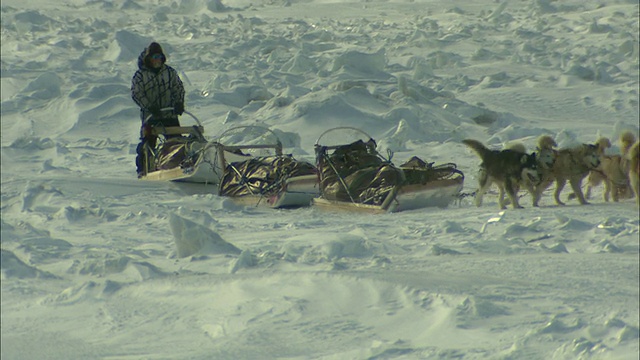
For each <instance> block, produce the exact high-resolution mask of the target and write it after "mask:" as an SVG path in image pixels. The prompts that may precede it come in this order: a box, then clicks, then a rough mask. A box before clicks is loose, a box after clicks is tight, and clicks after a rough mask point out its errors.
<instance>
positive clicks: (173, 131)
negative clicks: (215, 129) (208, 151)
mask: <svg viewBox="0 0 640 360" xmlns="http://www.w3.org/2000/svg"><path fill="white" fill-rule="evenodd" d="M203 132H204V127H202V126H169V127H161V126H160V127H158V126H155V127H153V128H152V129H151V133H152V134H153V135H156V136H157V135H182V134H194V135H197V134H202V133H203Z"/></svg>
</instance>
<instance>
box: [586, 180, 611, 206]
mask: <svg viewBox="0 0 640 360" xmlns="http://www.w3.org/2000/svg"><path fill="white" fill-rule="evenodd" d="M614 193H615V191H614ZM609 194H611V181H609V180H608V179H607V180H605V181H604V193H603V194H602V198H603V199H604V201H605V202H609ZM612 195H613V194H612ZM585 197H586V198H588V196H585ZM613 197H614V199H615V197H616V196H615V195H613ZM615 201H617V200H615Z"/></svg>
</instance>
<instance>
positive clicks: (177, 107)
mask: <svg viewBox="0 0 640 360" xmlns="http://www.w3.org/2000/svg"><path fill="white" fill-rule="evenodd" d="M173 111H174V112H175V113H176V114H178V115H182V113H183V112H184V103H181V102H179V103H177V104H176V105H175V106H174V107H173Z"/></svg>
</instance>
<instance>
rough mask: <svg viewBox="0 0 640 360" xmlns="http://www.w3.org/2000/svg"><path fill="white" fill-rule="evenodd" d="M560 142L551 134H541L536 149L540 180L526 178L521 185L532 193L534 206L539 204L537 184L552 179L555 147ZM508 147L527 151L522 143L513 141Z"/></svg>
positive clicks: (522, 151)
mask: <svg viewBox="0 0 640 360" xmlns="http://www.w3.org/2000/svg"><path fill="white" fill-rule="evenodd" d="M556 146H558V144H557V143H556V141H555V140H553V138H552V137H551V136H549V135H541V136H540V137H539V138H538V147H537V149H536V151H535V155H536V161H537V162H538V173H539V174H540V180H539V181H538V183H537V184H536V183H532V182H531V181H529V179H527V178H525V179H522V180H521V183H520V184H521V185H522V186H524V188H525V189H527V191H529V194H530V195H531V199H532V203H533V206H538V202H537V201H536V195H535V194H536V192H535V188H536V186H537V185H538V184H539V183H541V182H542V181H545V180H549V179H552V174H551V168H552V167H553V163H554V162H555V160H556V150H555V149H554V148H555V147H556ZM507 149H510V150H514V151H519V152H521V153H526V152H527V149H526V148H525V146H524V144H522V143H513V144H510V145H509V146H507Z"/></svg>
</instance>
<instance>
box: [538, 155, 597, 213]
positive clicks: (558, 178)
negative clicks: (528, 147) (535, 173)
mask: <svg viewBox="0 0 640 360" xmlns="http://www.w3.org/2000/svg"><path fill="white" fill-rule="evenodd" d="M599 165H600V153H599V151H598V146H597V145H594V144H581V145H579V146H576V147H573V148H568V149H561V150H558V151H557V152H556V155H555V162H554V163H553V166H552V167H551V169H550V174H551V176H550V177H548V178H546V179H543V180H542V182H541V183H540V184H539V185H538V186H536V189H535V196H536V197H535V200H534V204H538V202H539V201H540V198H541V196H542V192H543V191H544V190H546V189H547V188H548V187H549V186H550V185H551V183H552V182H553V180H555V182H556V189H555V192H554V194H553V197H554V199H555V201H556V204H558V205H565V204H564V203H563V202H562V201H561V200H560V193H561V192H562V189H563V188H564V186H565V184H566V183H567V180H568V181H569V183H570V184H571V188H572V189H573V193H574V194H575V195H576V197H577V198H578V201H579V202H580V204H583V205H585V204H587V201H586V200H585V198H584V194H583V193H582V189H581V186H582V180H583V179H584V178H585V177H587V175H588V174H589V172H590V171H591V170H593V169H595V168H597V167H598V166H599Z"/></svg>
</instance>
